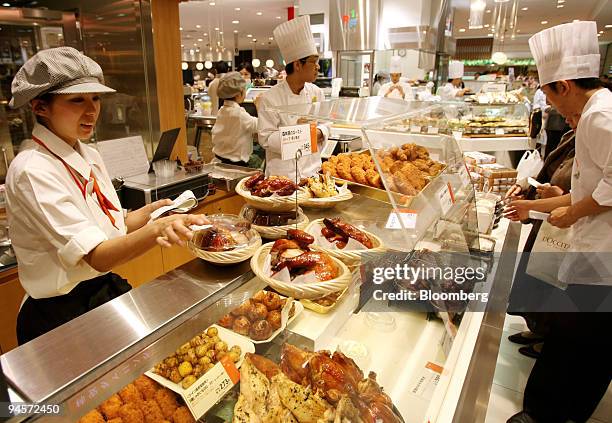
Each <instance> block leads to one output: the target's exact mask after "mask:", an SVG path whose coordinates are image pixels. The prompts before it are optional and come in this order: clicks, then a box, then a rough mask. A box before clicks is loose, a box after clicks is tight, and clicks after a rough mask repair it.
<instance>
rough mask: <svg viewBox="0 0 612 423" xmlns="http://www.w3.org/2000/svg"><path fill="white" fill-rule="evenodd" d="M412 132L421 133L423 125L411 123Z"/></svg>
mask: <svg viewBox="0 0 612 423" xmlns="http://www.w3.org/2000/svg"><path fill="white" fill-rule="evenodd" d="M410 132H415V133H417V134H419V133H420V132H421V127H420V126H418V125H410Z"/></svg>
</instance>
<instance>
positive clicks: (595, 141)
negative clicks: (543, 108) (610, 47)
mask: <svg viewBox="0 0 612 423" xmlns="http://www.w3.org/2000/svg"><path fill="white" fill-rule="evenodd" d="M590 196H592V197H593V199H594V200H595V201H596V202H597V203H598V204H599V205H601V206H612V92H610V91H609V90H607V89H600V90H598V91H597V92H596V93H595V94H593V96H591V98H590V99H589V100H588V101H587V103H586V105H585V106H584V109H583V111H582V116H581V117H580V121H579V122H578V127H577V129H576V156H575V157H574V165H573V167H572V189H571V199H572V204H575V203H577V202H579V201H581V200H583V199H585V198H587V197H590ZM611 234H612V210H611V211H607V212H604V213H601V214H599V215H595V216H586V217H583V218H581V219H579V220H578V221H577V222H576V223H575V224H574V225H572V226H571V249H572V251H573V252H579V253H580V252H582V253H591V254H579V255H574V254H572V255H571V262H572V265H570V266H567V267H568V268H569V271H570V272H571V274H570V275H569V276H568V277H567V278H566V279H567V282H568V283H578V284H580V283H588V284H592V283H593V276H595V279H597V282H596V283H597V284H601V285H612V260H610V258H611V257H612V236H611ZM592 253H605V254H603V255H598V254H592ZM565 270H568V269H567V268H566V269H565Z"/></svg>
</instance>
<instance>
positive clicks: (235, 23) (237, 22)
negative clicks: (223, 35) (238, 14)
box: [232, 21, 240, 25]
mask: <svg viewBox="0 0 612 423" xmlns="http://www.w3.org/2000/svg"><path fill="white" fill-rule="evenodd" d="M232 23H233V24H234V25H238V24H239V23H240V21H232Z"/></svg>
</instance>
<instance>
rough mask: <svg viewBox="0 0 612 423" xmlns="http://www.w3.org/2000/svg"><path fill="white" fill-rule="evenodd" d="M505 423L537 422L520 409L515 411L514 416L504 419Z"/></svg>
mask: <svg viewBox="0 0 612 423" xmlns="http://www.w3.org/2000/svg"><path fill="white" fill-rule="evenodd" d="M506 423H538V421H537V420H536V419H534V418H533V417H531V416H530V415H529V414H527V413H526V412H525V411H521V412H520V413H516V414H515V415H514V416H512V417H510V418H509V419H508V420H506Z"/></svg>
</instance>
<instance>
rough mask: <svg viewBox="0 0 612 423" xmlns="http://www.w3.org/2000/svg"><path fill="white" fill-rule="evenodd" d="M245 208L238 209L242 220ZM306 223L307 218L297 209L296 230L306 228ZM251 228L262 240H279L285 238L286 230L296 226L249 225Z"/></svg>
mask: <svg viewBox="0 0 612 423" xmlns="http://www.w3.org/2000/svg"><path fill="white" fill-rule="evenodd" d="M246 207H248V206H247V205H244V206H243V207H242V209H240V213H239V216H240V217H242V218H244V211H245V210H246ZM308 223H310V220H309V219H308V216H306V215H305V214H304V212H303V211H302V209H299V211H298V223H297V229H301V230H304V229H306V226H308ZM251 228H253V229H255V230H256V231H257V232H259V235H261V237H262V238H265V239H280V238H284V237H286V236H287V229H295V228H296V225H295V224H292V225H282V226H260V225H254V224H252V223H251Z"/></svg>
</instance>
